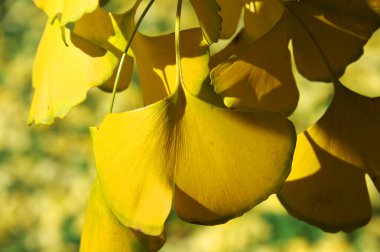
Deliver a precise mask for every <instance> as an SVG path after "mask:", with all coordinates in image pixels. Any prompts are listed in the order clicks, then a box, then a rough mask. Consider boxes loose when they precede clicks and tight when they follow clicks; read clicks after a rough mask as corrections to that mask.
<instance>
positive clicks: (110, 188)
mask: <svg viewBox="0 0 380 252" xmlns="http://www.w3.org/2000/svg"><path fill="white" fill-rule="evenodd" d="M177 95H178V96H173V97H171V98H167V99H165V100H161V101H159V102H157V103H154V104H152V105H150V106H148V107H144V108H142V109H139V110H135V111H128V112H124V113H120V114H110V115H108V116H107V117H106V119H105V121H104V122H103V124H102V125H101V127H100V128H99V129H98V130H96V129H94V131H93V139H94V152H95V157H96V162H97V168H98V174H99V177H100V181H101V183H102V187H103V189H104V192H105V198H106V200H107V202H109V205H110V207H111V208H112V209H113V210H114V212H115V213H116V215H117V216H118V217H119V218H120V219H121V221H122V222H123V223H124V224H125V225H127V226H131V227H133V228H135V229H139V230H142V231H143V232H145V233H147V234H151V235H157V234H159V233H161V232H162V229H163V224H164V222H165V219H166V218H167V215H168V214H169V211H170V207H171V200H172V193H173V192H172V184H173V182H174V183H176V185H177V187H178V188H179V189H180V190H181V191H182V192H183V193H185V194H187V195H188V197H190V198H192V199H193V200H195V201H197V202H198V203H199V204H200V205H202V206H204V207H205V208H206V209H208V210H209V211H211V212H213V213H215V217H216V218H213V219H205V218H206V217H205V216H203V215H200V216H197V215H196V213H195V212H193V211H191V209H189V208H187V207H186V204H187V202H188V201H187V200H185V199H184V200H182V199H176V202H177V203H176V209H177V210H178V215H179V216H180V217H181V218H184V219H185V220H187V221H191V222H197V223H203V224H214V223H219V222H223V221H226V220H228V219H230V218H233V217H236V216H239V215H241V214H242V213H244V212H245V211H247V210H249V209H250V208H252V207H253V206H254V205H256V204H258V203H259V202H261V201H263V200H265V199H266V198H267V197H268V196H269V195H270V194H272V193H274V192H276V190H278V189H279V187H280V186H281V184H282V182H283V181H284V180H285V178H286V176H287V175H288V172H289V170H288V169H289V165H290V160H291V156H292V150H293V148H294V128H293V126H292V125H291V123H290V122H289V121H287V120H286V119H285V118H284V117H283V116H281V115H279V114H270V113H248V112H238V111H231V110H228V109H222V108H219V107H215V106H213V105H211V104H208V103H205V102H203V101H201V100H199V99H197V98H195V97H194V96H192V95H190V94H189V93H187V91H185V94H181V93H179V94H177ZM183 95H185V97H183ZM263 157H267V158H263ZM232 167H233V168H232Z"/></svg>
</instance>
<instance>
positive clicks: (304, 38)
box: [284, 0, 380, 81]
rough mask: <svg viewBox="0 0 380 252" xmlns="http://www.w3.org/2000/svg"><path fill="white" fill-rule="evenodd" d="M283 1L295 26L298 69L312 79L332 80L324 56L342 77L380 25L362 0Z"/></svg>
mask: <svg viewBox="0 0 380 252" xmlns="http://www.w3.org/2000/svg"><path fill="white" fill-rule="evenodd" d="M284 4H285V5H286V6H287V9H288V11H289V12H288V15H290V17H289V19H290V20H291V23H292V27H293V34H292V41H293V50H294V57H295V61H296V65H297V68H298V70H299V72H300V73H301V74H302V75H304V76H305V77H306V78H308V79H309V80H313V81H331V80H332V79H331V74H330V72H329V69H328V67H327V66H326V62H325V61H324V58H323V57H325V58H326V59H327V60H328V62H329V64H330V65H331V67H332V71H333V72H334V74H335V75H336V77H339V76H341V75H342V74H343V72H344V70H345V67H346V66H347V65H348V64H350V63H352V62H353V61H355V60H357V59H358V58H359V57H360V56H361V55H362V53H363V50H362V47H363V46H364V44H365V43H366V42H367V40H368V39H369V38H370V36H371V34H372V33H373V32H374V31H375V30H376V29H377V28H378V27H379V25H380V16H379V15H377V14H376V13H375V12H374V11H373V10H372V9H371V8H370V7H369V6H368V3H367V1H363V0H352V1H345V0H337V1H329V0H310V1H301V2H298V1H287V2H285V3H284ZM316 44H317V45H316ZM318 47H319V48H318ZM319 49H320V50H319Z"/></svg>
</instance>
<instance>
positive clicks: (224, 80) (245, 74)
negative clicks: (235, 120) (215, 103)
mask: <svg viewBox="0 0 380 252" xmlns="http://www.w3.org/2000/svg"><path fill="white" fill-rule="evenodd" d="M287 28H288V27H287V25H286V23H283V22H280V23H278V24H277V25H276V26H275V27H274V28H273V29H272V30H271V31H270V32H268V33H267V34H266V35H264V36H263V37H261V38H260V39H258V40H255V41H253V42H252V40H251V39H250V38H249V37H248V36H247V35H246V33H245V32H246V31H245V30H243V31H242V32H241V33H240V35H239V36H238V37H237V38H236V39H235V41H236V42H232V44H233V49H232V48H230V47H227V48H226V50H227V53H226V52H225V51H222V52H220V53H219V54H217V55H215V57H216V58H218V60H221V61H222V57H225V56H227V55H228V53H230V54H232V53H233V54H232V56H231V57H230V58H229V59H227V60H226V61H222V63H221V64H219V65H218V66H217V67H215V68H214V69H213V70H212V72H211V80H212V85H213V86H214V88H215V92H217V93H218V94H221V95H222V96H223V97H224V103H225V104H226V106H227V107H233V108H250V109H258V110H268V111H275V112H284V113H286V114H290V113H291V112H292V111H293V110H294V109H295V107H296V106H297V102H298V96H299V93H298V89H297V86H296V83H295V80H294V77H293V74H292V69H291V61H290V52H289V50H288V43H289V40H290V37H289V31H288V29H287ZM231 49H232V50H231ZM221 54H222V55H224V56H222V57H221ZM213 64H215V61H214V62H213Z"/></svg>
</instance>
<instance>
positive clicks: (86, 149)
mask: <svg viewBox="0 0 380 252" xmlns="http://www.w3.org/2000/svg"><path fill="white" fill-rule="evenodd" d="M158 2H161V3H160V4H162V5H161V7H157V8H154V9H153V10H152V11H151V14H150V20H147V21H146V22H144V27H143V30H144V31H146V32H149V31H151V30H152V31H157V29H158V30H161V31H162V30H167V29H170V28H169V27H171V23H170V22H169V21H167V17H168V13H167V12H168V10H169V9H171V8H170V6H171V5H172V4H173V2H175V1H173V0H172V1H168V0H160V1H158ZM162 6H164V7H162ZM173 9H174V8H173ZM173 13H174V12H173ZM172 16H174V14H173V15H172ZM188 19H189V20H190V19H191V15H189V18H188ZM45 22H46V16H45V15H44V13H43V12H41V11H40V10H39V9H37V8H36V7H35V6H34V4H33V2H32V1H31V0H0V251H1V252H16V251H17V252H22V251H46V252H55V251H57V252H58V251H77V250H78V246H79V241H80V232H81V226H82V223H83V219H84V211H85V208H86V203H87V199H88V196H89V192H90V189H91V185H92V182H93V180H94V178H95V165H94V160H93V156H92V147H91V139H90V136H89V131H88V127H89V126H91V125H99V124H100V122H101V121H102V118H103V117H104V115H105V114H106V113H107V110H108V105H109V103H110V99H111V97H110V95H109V94H104V93H102V92H101V91H99V90H97V89H93V90H91V91H90V93H89V97H88V100H87V101H86V102H85V103H84V104H82V105H80V106H78V107H76V108H75V109H74V110H73V111H72V112H71V113H70V115H69V116H68V117H67V118H66V119H65V120H62V121H61V120H58V121H57V122H56V124H55V125H53V126H50V127H46V126H39V127H36V126H32V127H29V126H27V124H26V118H27V114H28V107H29V104H30V101H31V97H32V93H33V90H32V87H31V71H32V65H33V58H34V54H35V52H36V48H37V45H38V42H39V39H40V37H41V34H42V31H43V26H44V24H45ZM186 25H187V24H186V22H185V26H186ZM377 37H379V36H377ZM376 41H377V43H375V45H377V44H378V41H380V39H377V40H376ZM371 48H372V49H371ZM371 48H370V49H368V50H367V51H368V55H373V54H375V55H377V56H375V57H377V58H378V56H379V55H380V54H379V48H380V47H379V46H373V45H372V46H371ZM371 50H372V54H371V53H370V51H371ZM367 51H366V52H367ZM372 57H373V56H372ZM377 62H378V61H377ZM369 67H370V68H371V69H372V68H373V69H375V70H374V71H378V69H380V67H379V65H375V63H372V65H370V66H369ZM376 74H378V75H380V73H379V72H376ZM367 76H368V75H367ZM298 78H300V77H298ZM298 80H299V83H301V84H302V83H304V82H305V81H304V80H301V79H298ZM376 81H378V79H375V80H371V83H375V82H376ZM137 82H138V79H137V77H135V78H134V79H133V83H132V85H131V87H130V88H129V89H128V90H127V91H126V92H123V93H121V94H119V95H118V96H117V108H118V110H125V109H131V108H134V107H138V106H141V100H140V93H139V87H138V84H137ZM378 83H380V82H378ZM377 85H378V84H377ZM300 89H301V91H302V92H303V94H304V95H303V96H302V99H301V101H300V104H301V105H303V109H300V110H299V111H298V112H297V113H298V116H295V118H294V120H295V121H296V122H297V124H298V125H299V127H300V128H305V127H307V125H309V124H310V123H311V122H312V121H313V120H316V118H317V117H318V116H319V115H320V114H321V113H322V112H323V109H324V107H325V105H326V104H327V103H328V102H329V99H330V97H331V95H330V94H331V93H330V92H325V90H326V89H329V90H331V87H329V86H328V85H326V84H324V85H322V86H321V85H319V86H318V85H307V84H305V85H301V86H300ZM305 108H306V109H305ZM310 111H312V113H311V112H310ZM305 114H309V115H310V114H312V115H313V116H312V117H308V118H307V119H308V120H305V117H304V115H305ZM370 191H371V196H372V198H373V203H374V204H373V209H374V216H373V218H372V220H371V222H370V223H369V224H368V225H367V226H366V227H365V228H362V229H359V230H357V231H354V232H352V233H350V234H345V233H337V234H327V233H324V232H322V231H320V230H319V229H317V228H314V227H312V226H310V225H308V224H306V223H304V222H301V221H298V220H296V219H294V218H292V217H291V216H289V215H288V214H287V213H286V211H285V210H284V209H283V208H282V207H281V205H280V204H279V203H278V201H277V199H276V197H274V196H272V197H271V198H270V199H269V200H267V201H266V202H265V203H263V204H261V205H260V206H259V207H257V208H255V209H253V210H252V211H250V212H249V213H247V214H245V215H244V216H243V217H241V218H237V219H235V220H232V221H230V222H228V223H227V224H224V225H220V226H216V227H201V226H195V225H190V224H185V223H183V222H181V221H179V220H178V219H177V218H176V217H175V216H174V215H172V216H171V217H170V220H169V222H168V242H167V243H166V245H165V246H164V247H163V249H162V251H167V252H170V251H173V252H174V251H176V252H177V251H178V252H181V251H183V252H185V251H197V252H203V251H204V252H214V251H215V252H244V251H255V252H256V251H258V252H261V251H263V252H264V251H292V252H297V251H318V252H320V251H334V252H339V251H342V252H350V251H365V252H367V251H368V252H371V251H374V252H375V251H380V200H379V195H377V194H376V193H374V189H373V187H372V186H371V187H370Z"/></svg>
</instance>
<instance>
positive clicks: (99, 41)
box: [73, 0, 141, 92]
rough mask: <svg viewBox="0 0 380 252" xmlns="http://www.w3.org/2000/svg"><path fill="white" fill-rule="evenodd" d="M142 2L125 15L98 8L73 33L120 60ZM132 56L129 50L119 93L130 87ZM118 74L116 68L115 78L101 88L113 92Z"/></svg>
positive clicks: (78, 22) (83, 19) (78, 24)
mask: <svg viewBox="0 0 380 252" xmlns="http://www.w3.org/2000/svg"><path fill="white" fill-rule="evenodd" d="M140 2H141V0H138V1H136V2H135V4H134V6H133V8H131V9H130V10H129V11H127V12H125V13H123V14H111V13H107V12H105V11H104V10H103V9H101V8H98V9H96V10H95V11H94V12H93V13H91V14H87V15H84V16H83V17H82V18H81V19H80V20H78V21H77V22H76V23H75V25H74V28H73V32H74V33H75V34H78V35H80V36H81V37H83V38H85V39H87V40H88V41H91V43H94V44H96V45H97V46H99V47H101V48H104V49H105V50H107V51H110V52H112V53H113V54H114V55H115V56H117V57H118V58H120V57H121V55H122V53H123V51H124V50H125V47H126V46H127V43H128V40H129V39H130V38H131V35H132V32H133V30H134V28H135V23H134V16H135V12H136V9H137V7H138V5H139V4H140ZM89 27H91V29H89ZM132 56H133V54H132V52H131V50H129V51H128V55H127V57H126V58H125V62H124V65H123V66H124V67H123V68H122V69H121V77H120V82H119V85H118V88H117V91H122V90H124V89H126V88H127V87H128V86H129V83H130V81H131V78H132V74H133V64H134V58H133V57H132ZM116 73H117V69H116V68H115V70H114V73H113V76H112V77H111V78H110V79H109V80H108V81H107V82H106V83H104V84H103V85H101V86H100V87H99V88H101V89H102V90H104V91H107V92H112V90H113V86H114V84H115V77H116Z"/></svg>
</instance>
